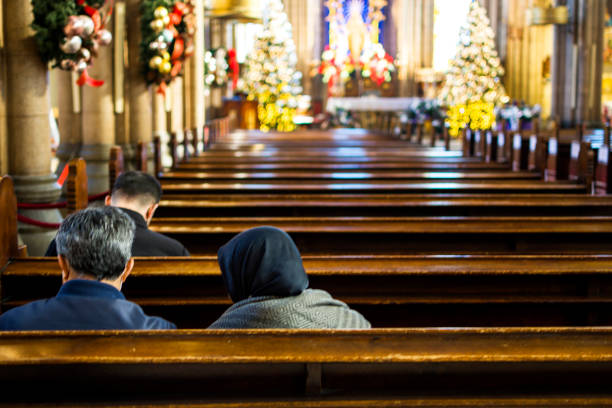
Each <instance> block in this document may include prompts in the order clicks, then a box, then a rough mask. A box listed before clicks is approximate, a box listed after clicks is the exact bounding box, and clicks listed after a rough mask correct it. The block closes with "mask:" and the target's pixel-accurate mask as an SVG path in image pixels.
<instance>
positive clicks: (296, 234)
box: [151, 216, 612, 255]
mask: <svg viewBox="0 0 612 408" xmlns="http://www.w3.org/2000/svg"><path fill="white" fill-rule="evenodd" d="M259 225H273V226H276V227H278V228H281V229H283V230H285V231H287V232H289V233H290V234H291V235H292V237H293V239H294V240H295V241H296V244H297V245H298V248H300V250H301V251H302V252H303V253H313V254H325V253H336V254H338V253H342V254H352V255H355V254H359V253H363V252H364V251H365V252H373V253H385V254H389V253H395V254H398V253H399V254H402V253H404V254H405V253H415V252H423V251H429V252H432V251H434V252H440V253H451V252H456V251H462V252H465V251H528V252H538V251H540V252H541V251H547V252H555V253H558V252H559V251H563V252H569V253H580V252H582V253H584V252H592V251H603V252H605V251H609V249H610V245H612V217H610V216H593V217H589V216H556V217H553V216H541V217H529V216H525V217H523V216H472V217H365V216H356V217H341V216H339V217H323V216H320V217H275V216H271V217H253V216H249V217H183V218H179V217H175V218H154V219H153V222H152V224H151V229H152V230H154V231H157V232H161V233H163V234H168V235H170V236H172V237H173V238H176V239H178V240H179V241H181V242H182V243H183V244H185V246H186V247H187V249H189V251H190V252H191V253H193V254H213V253H216V251H217V249H218V248H219V247H220V246H221V245H223V244H224V243H225V242H227V241H228V240H229V239H230V238H231V237H232V236H233V235H234V234H237V233H239V232H241V231H243V230H245V229H248V228H253V227H256V226H259Z"/></svg>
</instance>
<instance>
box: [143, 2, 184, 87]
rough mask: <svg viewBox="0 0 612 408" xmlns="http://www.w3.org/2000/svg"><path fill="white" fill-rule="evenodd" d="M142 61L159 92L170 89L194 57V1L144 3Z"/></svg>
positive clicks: (149, 78) (146, 76)
mask: <svg viewBox="0 0 612 408" xmlns="http://www.w3.org/2000/svg"><path fill="white" fill-rule="evenodd" d="M140 11H141V14H142V20H141V32H142V42H141V44H140V59H141V61H142V70H143V73H144V75H145V78H146V80H147V83H148V84H157V85H158V88H157V92H159V93H161V94H164V95H165V93H166V87H167V85H168V84H170V82H171V81H172V79H173V78H174V77H176V76H177V75H178V74H179V73H180V72H181V69H182V67H183V62H184V61H185V59H187V58H188V57H189V56H190V55H191V54H192V53H193V40H192V39H193V35H194V32H195V25H194V24H195V16H194V14H193V4H192V3H191V1H189V0H188V1H184V2H181V1H174V0H144V1H143V2H142V4H141V6H140Z"/></svg>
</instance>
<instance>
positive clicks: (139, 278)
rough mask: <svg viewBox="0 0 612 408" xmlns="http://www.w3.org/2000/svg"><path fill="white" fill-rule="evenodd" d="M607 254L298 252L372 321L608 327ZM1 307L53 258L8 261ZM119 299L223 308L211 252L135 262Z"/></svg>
mask: <svg viewBox="0 0 612 408" xmlns="http://www.w3.org/2000/svg"><path fill="white" fill-rule="evenodd" d="M611 261H612V255H600V254H585V255H557V254H553V255H525V254H516V255H512V254H499V255H474V254H452V255H396V256H381V255H368V254H363V255H359V256H346V255H337V256H330V255H328V256H309V255H305V256H304V260H303V262H304V268H305V269H306V271H307V272H308V275H309V279H310V287H313V288H317V289H323V290H326V291H328V292H330V293H331V294H332V295H333V296H334V297H336V298H338V299H340V300H342V301H344V302H346V303H348V304H350V305H351V306H352V307H353V308H355V309H357V310H359V311H360V312H361V313H363V314H364V315H365V316H366V317H367V318H368V319H369V320H370V321H371V322H372V324H373V325H374V326H375V327H411V326H492V325H493V326H495V325H497V326H502V325H503V326H517V325H520V326H525V325H527V326H542V325H564V326H581V325H582V326H584V325H611V324H612V309H611V308H610V307H609V306H610V303H611V302H612V262H611ZM0 279H1V280H0V285H1V286H0V287H1V289H2V292H1V295H2V299H3V300H2V304H1V307H2V310H7V309H10V308H12V307H15V306H18V305H21V304H23V303H26V302H29V301H32V300H36V299H41V298H47V297H52V296H54V295H55V294H56V293H57V290H58V288H59V286H60V284H61V278H60V271H59V268H58V265H57V260H56V259H55V258H21V259H19V258H18V259H13V260H12V261H11V262H10V263H9V264H8V265H7V266H6V267H5V268H4V270H3V271H2V273H1V275H0ZM123 292H124V293H125V295H126V296H127V297H128V299H130V300H132V301H134V302H136V303H138V304H140V305H141V306H143V308H144V309H145V311H146V312H148V313H150V314H155V315H161V316H163V317H165V318H167V319H169V320H171V321H174V322H175V323H177V324H178V326H179V327H181V328H189V327H191V328H205V327H207V326H208V325H209V324H210V323H212V322H213V321H214V320H215V319H216V318H217V317H218V316H220V314H221V313H222V312H223V311H224V310H225V309H226V308H227V307H229V306H230V304H231V302H230V300H229V298H228V296H227V292H226V289H225V286H224V284H223V281H222V278H221V274H220V271H219V266H218V265H217V260H216V256H208V257H192V258H137V259H136V262H135V267H134V271H133V272H132V274H131V276H130V277H129V279H128V280H127V281H126V282H125V284H124V287H123Z"/></svg>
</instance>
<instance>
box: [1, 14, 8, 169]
mask: <svg viewBox="0 0 612 408" xmlns="http://www.w3.org/2000/svg"><path fill="white" fill-rule="evenodd" d="M4 46H5V45H4V29H3V24H2V2H0V174H6V173H8V140H7V133H6V86H7V84H6V79H7V78H6V58H5V51H4Z"/></svg>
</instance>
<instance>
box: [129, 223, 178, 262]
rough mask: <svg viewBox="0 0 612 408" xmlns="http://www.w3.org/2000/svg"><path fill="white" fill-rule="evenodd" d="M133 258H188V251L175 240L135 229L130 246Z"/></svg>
mask: <svg viewBox="0 0 612 408" xmlns="http://www.w3.org/2000/svg"><path fill="white" fill-rule="evenodd" d="M132 255H133V256H189V251H187V249H186V248H185V247H184V246H183V244H181V243H180V242H178V241H177V240H175V239H173V238H170V237H167V236H165V235H162V234H160V233H158V232H155V231H151V230H150V229H148V228H137V229H136V234H135V236H134V244H133V246H132Z"/></svg>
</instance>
